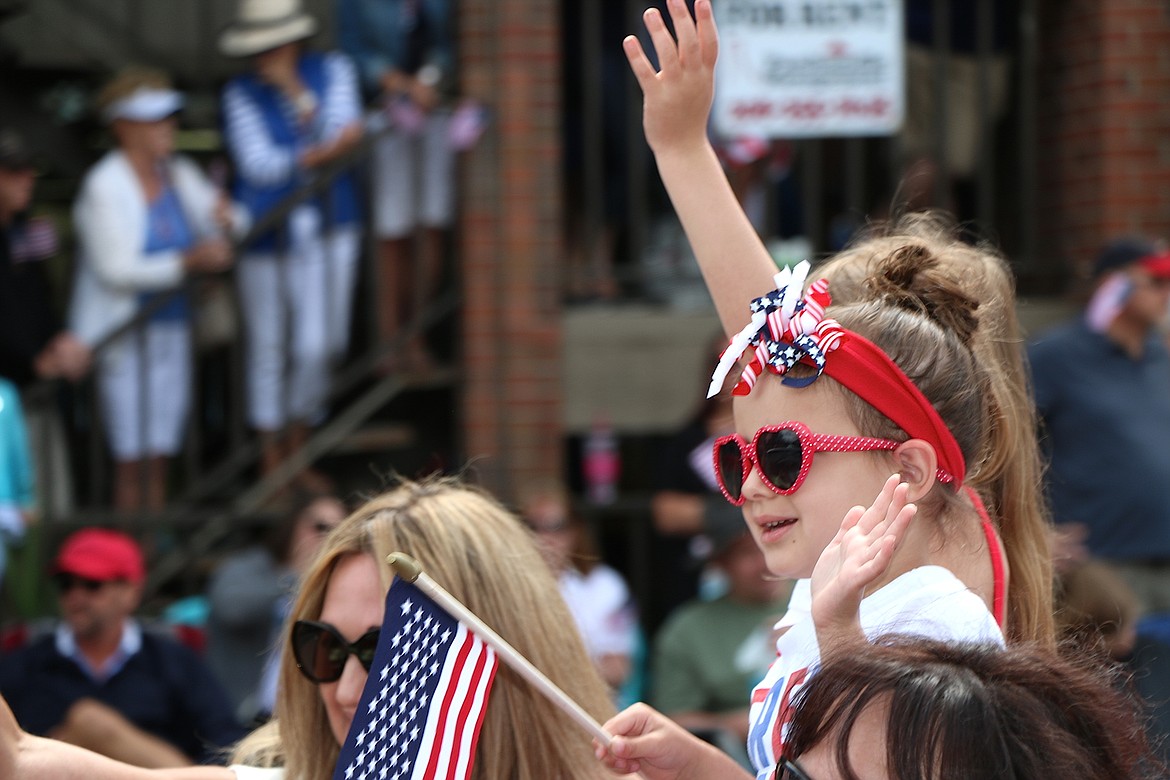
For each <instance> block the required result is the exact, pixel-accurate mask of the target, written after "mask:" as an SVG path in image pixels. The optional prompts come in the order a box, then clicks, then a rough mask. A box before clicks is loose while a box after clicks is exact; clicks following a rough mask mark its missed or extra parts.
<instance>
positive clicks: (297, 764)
mask: <svg viewBox="0 0 1170 780" xmlns="http://www.w3.org/2000/svg"><path fill="white" fill-rule="evenodd" d="M395 551H401V552H405V553H407V554H408V555H411V556H413V557H414V558H416V559H417V560H418V561H419V563H420V564H421V565H422V568H423V570H424V571H426V572H427V573H428V574H429V575H430V576H431V577H433V578H434V579H435V580H436V581H437V582H438V583H439V584H441V585H442V586H443V587H444V588H446V589H447V590H448V591H449V592H450V593H451V594H452V595H453V596H455V598H457V599H459V600H460V601H461V602H463V604H464V605H466V606H467V607H468V608H469V609H470V610H471V611H472V612H474V613H475V614H476V615H478V616H479V617H480V618H481V619H483V620H484V621H485V622H486V623H487V624H488V625H490V626H491V627H492V628H494V629H495V630H496V631H497V632H498V633H499V634H500V635H501V636H502V637H503V638H504V639H506V640H507V641H508V642H509V643H511V644H512V646H513V647H515V648H516V649H517V650H518V651H520V653H521V654H523V655H524V656H525V657H526V658H528V659H529V660H530V661H532V663H533V664H535V665H536V666H537V668H539V669H540V670H541V671H543V672H544V673H545V674H546V675H548V677H549V678H550V679H552V681H553V682H555V683H556V684H557V685H558V686H560V687H561V689H562V690H564V691H565V692H566V693H568V694H569V696H570V697H572V698H573V699H574V700H575V701H577V702H578V703H579V704H580V705H581V706H582V707H584V708H585V710H586V711H587V712H589V713H590V714H591V715H592V716H593V717H594V718H596V719H597V720H599V721H605V720H606V719H607V718H608V717H609V716H610V715H611V714H612V712H613V706H612V704H611V703H610V701H609V696H608V693H607V690H606V687H605V684H604V683H603V682H602V681H601V678H600V677H598V675H597V673H596V671H594V668H593V664H592V663H591V662H590V660H589V656H588V654H587V653H586V651H585V647H584V645H583V644H582V642H581V639H580V637H579V635H578V633H577V629H576V623H575V622H574V621H573V617H572V615H571V614H570V613H569V610H568V608H567V607H566V606H565V603H564V601H562V599H561V598H560V595H559V590H558V588H557V584H556V581H555V580H554V579H553V578H552V575H551V574H550V573H549V571H548V568H547V567H546V566H545V563H544V561H543V560H542V559H541V557H540V554H539V552H538V551H537V548H536V546H535V544H534V540H533V538H532V535H531V534H530V533H529V532H528V530H527V529H525V528H524V526H523V525H522V524H521V523H520V522H519V521H518V520H517V519H516V518H515V517H514V516H513V515H512V514H510V513H509V512H508V511H507V510H505V509H504V508H503V507H502V506H501V505H500V504H499V503H498V502H496V501H495V499H493V498H491V497H489V496H488V495H486V494H485V493H483V492H481V491H480V490H478V489H475V488H473V487H469V486H466V485H463V484H460V483H459V482H457V481H455V480H451V479H439V478H435V479H430V480H427V481H424V482H403V483H402V484H400V485H399V486H397V487H395V488H393V489H391V490H389V491H387V492H385V493H383V494H381V495H379V496H376V497H375V498H372V499H371V500H369V501H367V502H366V503H365V504H364V505H363V506H362V507H361V508H360V509H358V510H357V511H356V512H354V513H353V514H352V515H350V516H349V517H348V518H347V519H346V520H345V521H344V522H343V523H342V524H341V525H339V526H338V527H337V528H336V529H335V530H334V531H333V532H332V533H331V534H330V535H329V537H328V538H327V539H326V541H325V543H324V544H323V545H322V548H321V551H320V552H319V553H318V556H317V559H316V560H315V561H314V562H313V564H312V565H311V566H310V568H309V570H308V572H307V573H306V574H305V577H304V580H303V582H302V584H301V588H300V593H299V594H298V596H297V598H296V601H295V603H294V605H293V609H292V612H291V614H290V615H289V618H288V625H286V626H285V636H287V635H288V633H289V631H290V630H291V625H292V623H293V622H294V621H297V620H316V619H318V618H319V617H320V614H321V607H322V603H323V601H324V596H325V588H326V586H327V584H328V582H329V577H330V574H331V573H332V571H333V569H334V567H335V566H336V565H337V562H338V561H339V560H340V559H342V558H344V557H346V556H349V555H355V554H363V553H364V554H370V555H373V556H374V558H375V559H376V560H377V562H378V566H379V568H380V569H381V572H382V580H383V583H382V584H383V585H384V586H386V587H389V584H390V580H391V579H392V577H393V575H392V572H391V570H390V567H389V566H388V565H387V563H386V556H387V555H388V554H389V553H391V552H395ZM339 750H340V748H339V746H338V744H337V741H336V739H335V738H334V736H333V733H332V731H331V730H330V728H329V722H328V719H327V717H326V713H325V708H324V706H323V704H322V702H321V697H320V695H319V693H318V690H317V686H316V685H314V684H313V683H311V682H309V681H308V680H307V679H305V678H304V677H303V676H302V675H301V673H300V672H299V671H298V670H297V668H296V661H295V660H294V658H293V656H292V651H291V648H290V646H289V643H287V642H286V643H285V644H284V646H283V648H282V650H281V659H280V691H279V693H278V696H277V701H276V711H275V717H274V719H273V721H271V722H270V723H268V724H266V725H265V726H262V727H261V728H260V729H258V730H257V731H255V732H253V733H252V734H251V735H250V736H248V737H247V738H245V739H244V741H243V742H241V743H240V744H239V745H238V746H237V748H236V750H235V753H234V755H233V757H232V760H233V761H234V762H236V763H244V764H251V765H259V766H278V765H283V766H285V767H286V770H287V777H288V780H317V778H322V777H329V776H330V775H331V773H332V771H333V765H334V763H335V762H336V760H337V756H338V753H339ZM601 774H603V773H602V772H601V771H600V770H599V764H598V763H597V761H596V759H595V758H594V756H593V749H592V745H591V740H590V736H589V735H588V734H587V733H586V732H585V731H584V730H583V729H581V727H580V726H577V725H576V724H575V723H573V722H572V721H571V720H569V718H568V717H567V716H565V715H564V714H563V713H562V712H561V711H560V710H559V709H557V708H556V707H554V706H553V705H552V704H550V703H549V702H548V700H547V699H545V698H544V697H543V696H542V695H541V694H539V693H537V692H536V691H535V690H534V689H533V688H532V687H531V686H530V685H529V684H528V683H526V682H525V681H524V680H523V679H521V678H520V677H519V676H518V675H516V674H515V673H514V672H513V671H512V670H511V669H509V668H508V667H507V666H506V665H504V664H503V663H501V664H500V667H499V670H498V671H497V673H496V679H495V683H494V686H493V688H492V692H491V698H490V700H489V703H488V707H487V711H486V714H485V717H484V723H483V729H482V731H481V732H480V737H479V745H478V747H477V750H476V761H475V771H474V774H473V777H475V778H482V779H483V780H495V779H496V778H518V779H519V780H538V779H540V780H543V779H544V778H549V777H557V778H596V777H598V776H600V775H601Z"/></svg>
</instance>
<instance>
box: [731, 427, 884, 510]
mask: <svg viewBox="0 0 1170 780" xmlns="http://www.w3.org/2000/svg"><path fill="white" fill-rule="evenodd" d="M900 445H901V442H897V441H893V440H891V439H874V438H871V437H869V436H836V435H832V434H823V433H813V432H812V431H810V430H809V429H808V426H807V425H805V424H804V423H800V422H794V421H789V422H782V423H779V424H778V425H766V426H764V427H763V428H760V429H759V430H758V431H756V435H755V436H754V437H753V439H752V441H750V442H749V441H747V440H746V439H744V438H743V437H742V436H740V435H739V434H738V433H733V434H730V435H728V436H722V437H720V438H719V439H717V440H716V441H715V476H716V477H717V479H718V482H719V489H720V490H721V491H723V495H724V496H725V497H726V498H727V500H728V501H730V502H731V503H732V504H734V505H736V506H742V505H743V503H744V497H743V485H744V482H746V481H747V478H748V475H749V474H751V471H752V468H753V467H754V468H755V469H756V473H757V474H759V475H760V478H761V479H762V480H763V482H764V484H765V485H767V486H768V488H769V489H770V490H771V491H772V492H773V493H779V494H780V495H782V496H787V495H789V494H791V493H795V492H796V489H797V488H799V487H800V486H801V484H802V483H803V482H804V478H805V477H807V476H808V472H809V469H811V468H812V462H813V454H814V453H817V452H870V451H873V450H893V449H897V448H898V446H900Z"/></svg>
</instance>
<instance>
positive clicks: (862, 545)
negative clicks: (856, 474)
mask: <svg viewBox="0 0 1170 780" xmlns="http://www.w3.org/2000/svg"><path fill="white" fill-rule="evenodd" d="M908 490H909V485H907V484H906V483H904V482H902V480H901V477H899V476H898V475H897V474H895V475H893V476H892V477H890V478H889V479H887V480H886V484H885V485H883V486H882V490H881V492H880V493H878V496H877V498H876V499H874V502H873V504H871V505H870V507H869V508H868V509H866V508H864V507H860V506H855V507H853V508H852V509H850V510H849V511H848V512H847V513H846V514H845V518H844V519H843V520H842V521H841V528H840V529H839V530H838V531H837V535H836V536H835V537H833V541H831V542H829V545H828V546H827V547H826V548H825V550H824V552H822V553H821V557H820V558H818V559H817V565H816V566H815V567H814V568H813V573H812V615H813V623H814V625H815V626H816V630H817V639H818V641H819V643H820V644H821V646H822V647H828V646H829V645H830V643H833V644H836V643H840V642H848V641H851V640H861V639H864V634H862V632H861V621H860V617H859V615H858V610H859V608H860V607H861V599H862V598H863V597H864V596H865V591H866V588H867V587H868V586H869V585H871V584H873V583H874V582H876V581H877V580H878V579H879V578H880V577H881V576H882V575H884V574H885V573H886V570H887V569H888V568H889V565H890V561H891V560H893V557H894V551H895V550H896V549H897V547H898V543H899V542H900V541H901V539H902V535H903V533H905V531H906V528H907V527H908V526H909V525H910V521H911V520H912V519H913V518H914V515H915V513H916V512H917V511H918V509H917V507H916V506H915V505H914V504H910V503H907V501H906V493H907V491H908Z"/></svg>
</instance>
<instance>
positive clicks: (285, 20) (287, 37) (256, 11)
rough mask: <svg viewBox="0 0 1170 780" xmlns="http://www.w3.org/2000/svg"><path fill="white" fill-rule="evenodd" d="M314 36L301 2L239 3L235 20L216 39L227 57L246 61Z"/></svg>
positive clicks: (314, 25) (313, 21)
mask: <svg viewBox="0 0 1170 780" xmlns="http://www.w3.org/2000/svg"><path fill="white" fill-rule="evenodd" d="M315 32H317V20H316V19H314V18H313V17H312V16H310V15H309V14H307V13H305V11H304V9H302V8H301V3H300V0H240V6H239V10H238V11H237V13H236V20H235V21H234V22H232V24H231V25H230V26H229V27H228V28H227V29H226V30H224V31H223V34H222V35H220V37H219V50H220V51H221V52H222V53H223V54H224V55H225V56H227V57H248V56H251V55H253V54H259V53H260V52H262V51H268V50H269V49H275V48H276V47H277V46H283V45H284V44H286V43H292V42H293V41H299V40H303V39H304V38H308V37H309V36H310V35H312V34H313V33H315Z"/></svg>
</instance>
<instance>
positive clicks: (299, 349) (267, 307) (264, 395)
mask: <svg viewBox="0 0 1170 780" xmlns="http://www.w3.org/2000/svg"><path fill="white" fill-rule="evenodd" d="M360 242H361V229H360V227H358V226H357V225H342V226H338V227H334V228H333V229H332V230H330V231H329V233H328V234H326V235H325V236H324V237H322V236H321V234H320V233H319V232H317V233H315V234H314V235H308V236H302V237H300V238H298V239H296V240H294V241H293V243H292V245H291V247H290V249H289V251H287V252H285V253H283V254H279V253H251V254H247V255H245V256H244V257H243V258H242V259H241V261H240V263H239V264H238V265H237V277H236V278H237V280H238V282H239V291H240V309H241V311H242V312H243V315H244V327H245V331H246V353H245V364H246V368H245V375H246V378H247V383H248V388H247V397H248V420H249V422H250V423H251V425H252V426H253V427H255V428H257V429H259V430H262V431H275V430H278V429H280V428H282V427H284V426H285V424H287V423H288V422H290V421H298V422H307V423H310V424H316V423H319V422H321V420H322V419H323V418H324V416H325V401H326V397H327V395H328V393H329V369H330V366H331V364H332V363H333V362H334V361H336V360H338V359H340V358H341V357H342V356H343V355H344V353H345V350H346V348H347V347H348V345H349V325H350V316H351V312H352V302H353V289H354V282H355V281H356V277H357V258H358V253H359V250H360V248H361V247H360Z"/></svg>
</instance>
